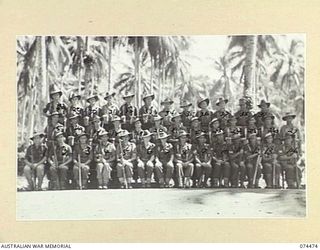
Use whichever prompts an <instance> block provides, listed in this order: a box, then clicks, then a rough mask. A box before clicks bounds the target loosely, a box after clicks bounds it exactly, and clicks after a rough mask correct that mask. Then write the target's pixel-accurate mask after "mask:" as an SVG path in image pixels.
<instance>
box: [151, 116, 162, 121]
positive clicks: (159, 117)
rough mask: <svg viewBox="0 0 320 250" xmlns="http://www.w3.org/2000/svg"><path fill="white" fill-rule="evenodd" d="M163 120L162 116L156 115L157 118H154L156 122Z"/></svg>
mask: <svg viewBox="0 0 320 250" xmlns="http://www.w3.org/2000/svg"><path fill="white" fill-rule="evenodd" d="M162 119H163V117H161V116H160V115H156V116H155V117H153V120H154V121H161V120H162Z"/></svg>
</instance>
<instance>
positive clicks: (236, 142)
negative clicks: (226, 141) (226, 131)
mask: <svg viewBox="0 0 320 250" xmlns="http://www.w3.org/2000/svg"><path fill="white" fill-rule="evenodd" d="M231 139H232V145H231V147H230V148H229V159H230V165H231V178H230V179H231V187H233V188H238V187H239V179H240V186H241V187H244V184H243V182H244V178H245V168H246V166H245V163H244V157H243V154H244V151H243V147H242V145H241V134H240V133H238V134H232V135H231Z"/></svg>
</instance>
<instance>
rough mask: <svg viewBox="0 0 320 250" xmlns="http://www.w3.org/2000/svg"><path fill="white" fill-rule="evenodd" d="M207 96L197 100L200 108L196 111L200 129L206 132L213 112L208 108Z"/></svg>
mask: <svg viewBox="0 0 320 250" xmlns="http://www.w3.org/2000/svg"><path fill="white" fill-rule="evenodd" d="M208 106H209V98H203V99H200V100H199V101H198V107H199V108H200V110H198V111H197V113H196V117H198V118H199V121H200V124H201V129H202V131H204V132H205V133H207V134H208V132H209V126H210V122H211V121H212V119H213V112H212V111H211V110H209V108H208Z"/></svg>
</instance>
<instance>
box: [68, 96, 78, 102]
mask: <svg viewBox="0 0 320 250" xmlns="http://www.w3.org/2000/svg"><path fill="white" fill-rule="evenodd" d="M73 98H77V99H78V100H80V99H81V95H74V96H70V97H69V101H70V100H71V99H73Z"/></svg>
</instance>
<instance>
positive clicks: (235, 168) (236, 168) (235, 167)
mask: <svg viewBox="0 0 320 250" xmlns="http://www.w3.org/2000/svg"><path fill="white" fill-rule="evenodd" d="M231 166H232V169H233V170H238V169H239V165H238V164H236V163H232V164H231Z"/></svg>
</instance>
